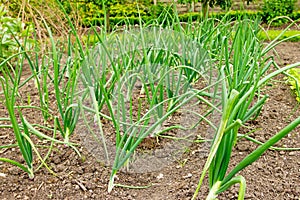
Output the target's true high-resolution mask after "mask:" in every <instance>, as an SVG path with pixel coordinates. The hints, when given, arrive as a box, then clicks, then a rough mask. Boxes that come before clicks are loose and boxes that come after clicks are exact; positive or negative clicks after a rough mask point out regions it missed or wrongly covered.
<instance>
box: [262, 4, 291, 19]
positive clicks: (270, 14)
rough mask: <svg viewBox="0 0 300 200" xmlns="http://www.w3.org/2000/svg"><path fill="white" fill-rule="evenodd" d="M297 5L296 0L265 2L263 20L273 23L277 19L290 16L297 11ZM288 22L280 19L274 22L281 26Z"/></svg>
mask: <svg viewBox="0 0 300 200" xmlns="http://www.w3.org/2000/svg"><path fill="white" fill-rule="evenodd" d="M295 3H296V0H282V1H280V0H264V4H263V7H262V10H263V12H262V18H263V20H264V21H265V22H271V21H273V20H274V19H275V18H276V17H280V16H289V15H290V14H292V13H293V11H294V9H295ZM287 21H288V20H287V19H286V18H278V19H275V21H273V22H274V23H276V24H278V25H281V24H284V23H286V22H287Z"/></svg>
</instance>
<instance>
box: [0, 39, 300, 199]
mask: <svg viewBox="0 0 300 200" xmlns="http://www.w3.org/2000/svg"><path fill="white" fill-rule="evenodd" d="M276 49H277V51H278V53H279V55H280V56H281V59H282V66H283V65H287V64H290V63H295V62H299V61H300V57H299V50H300V43H299V42H297V43H283V44H281V45H279V46H278V47H276ZM24 70H25V72H24V73H25V74H26V71H29V68H28V69H24ZM29 73H30V72H29ZM33 87H34V83H33V82H30V83H29V84H28V85H27V86H26V87H23V88H22V91H21V92H23V93H24V94H25V96H24V97H25V99H26V94H30V96H31V102H33V103H34V102H35V101H37V100H38V97H37V94H35V93H33V92H32V91H33V90H32V88H33ZM262 92H263V93H268V94H269V95H270V99H269V100H268V101H267V103H266V104H265V105H264V107H263V110H262V113H261V115H260V116H259V117H258V118H257V119H256V120H253V121H250V122H249V123H247V124H246V125H247V128H243V129H242V130H244V131H246V132H248V131H254V130H255V132H254V133H252V134H251V136H253V137H255V138H256V139H258V140H260V141H266V140H267V139H268V138H270V137H271V136H272V135H274V134H276V133H277V132H278V131H279V130H281V129H282V128H284V127H285V126H286V125H287V124H288V123H289V122H291V121H292V120H293V119H295V118H296V117H297V116H299V115H300V109H299V104H298V105H297V102H296V100H295V98H294V97H293V95H292V93H291V91H290V89H289V86H288V85H287V84H285V82H284V80H283V76H278V77H277V78H276V80H272V81H271V82H269V84H268V85H267V86H265V87H264V88H263V91H262ZM297 106H298V107H297ZM24 115H26V116H30V118H29V120H30V122H31V123H37V124H40V123H41V118H42V117H41V116H39V115H37V114H36V113H34V112H31V111H30V110H28V111H26V113H25V114H24ZM0 116H1V117H7V113H6V112H5V109H4V105H3V101H2V102H1V110H0ZM1 130H2V131H1V133H0V138H1V143H2V144H12V143H14V140H15V139H14V135H13V132H12V131H11V130H10V129H1ZM299 132H300V127H298V128H297V129H295V130H294V131H293V132H291V133H290V134H288V136H287V137H286V138H284V139H283V140H282V141H280V143H279V144H278V145H277V146H279V147H283V146H285V147H299V146H300V135H299ZM199 135H200V133H199ZM81 140H82V138H81V137H80V136H79V134H74V135H73V136H72V142H76V143H79V144H82V141H81ZM203 145H204V144H203V143H193V145H192V146H190V147H189V149H187V151H186V152H185V153H184V154H183V155H182V156H181V157H178V160H177V161H174V162H172V163H170V164H169V165H168V166H166V167H164V168H163V169H162V170H160V171H154V172H147V173H125V172H119V173H118V174H117V177H116V178H115V183H116V184H123V185H130V186H149V187H148V188H144V189H128V188H124V187H115V188H114V189H113V191H112V192H111V193H108V192H107V183H108V180H109V176H110V172H111V171H110V170H111V169H110V168H109V167H106V166H104V165H103V164H102V163H101V162H98V161H97V160H96V159H95V157H94V156H93V155H91V154H90V153H89V152H88V151H87V150H86V148H85V147H84V146H79V147H78V149H79V151H80V153H81V154H82V157H81V158H80V157H79V156H78V155H77V154H76V153H75V152H74V151H73V150H72V149H71V148H67V147H64V146H63V145H59V146H57V147H55V149H54V150H53V152H52V153H51V155H50V158H49V160H48V161H47V163H48V164H49V166H50V167H52V169H53V171H54V172H55V173H56V174H57V175H58V176H56V177H55V176H53V175H52V174H50V173H49V171H47V170H46V169H45V168H41V169H40V170H39V171H37V172H36V173H35V178H34V180H30V179H29V178H28V175H27V174H26V173H25V172H24V171H22V170H20V169H19V168H17V167H14V166H12V165H9V164H6V163H0V196H1V198H2V199H34V198H35V199H191V197H192V196H193V193H194V192H195V189H196V186H197V183H198V180H199V177H200V175H201V171H202V168H203V165H204V163H205V160H206V157H207V152H205V151H203ZM256 147H257V145H256V144H253V143H252V142H250V141H248V140H246V139H241V140H240V141H239V142H238V143H237V146H236V147H235V149H234V151H233V155H232V162H231V167H233V166H234V165H235V164H236V163H238V162H239V161H240V160H241V159H242V158H243V157H244V156H245V155H247V154H249V153H250V152H252V151H253V150H254V149H255V148H256ZM0 151H1V152H4V151H7V150H3V149H1V150H0ZM41 153H46V151H45V152H41ZM5 156H6V157H10V158H14V159H16V160H17V161H20V162H22V157H21V155H20V153H19V150H18V149H17V148H14V149H13V150H12V151H7V152H5ZM240 174H242V175H243V176H244V177H245V178H246V181H247V191H246V196H245V199H266V200H268V199H299V198H300V178H299V177H300V151H280V150H276V151H273V150H269V151H267V152H266V153H265V154H264V155H263V156H262V157H261V158H260V159H259V160H258V161H256V162H254V163H253V164H252V165H251V166H249V167H247V168H246V169H244V170H243V171H242V172H241V173H240ZM200 192H201V195H199V197H198V198H199V199H203V198H204V196H202V195H204V194H207V192H208V188H207V183H205V187H204V188H202V189H201V191H200ZM237 193H238V187H232V188H231V189H230V190H229V191H228V192H226V193H224V194H221V195H220V196H219V199H224V200H225V199H237Z"/></svg>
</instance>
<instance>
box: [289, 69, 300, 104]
mask: <svg viewBox="0 0 300 200" xmlns="http://www.w3.org/2000/svg"><path fill="white" fill-rule="evenodd" d="M288 74H289V75H290V76H289V77H288V78H287V79H288V80H287V82H288V84H290V85H291V89H292V90H293V91H294V92H295V94H296V100H297V101H298V102H300V88H299V85H300V69H299V68H293V69H290V70H289V71H288Z"/></svg>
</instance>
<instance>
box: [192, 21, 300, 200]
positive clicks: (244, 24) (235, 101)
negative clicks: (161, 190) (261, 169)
mask: <svg viewBox="0 0 300 200" xmlns="http://www.w3.org/2000/svg"><path fill="white" fill-rule="evenodd" d="M231 30H232V32H231V35H229V37H228V34H227V33H224V35H223V37H222V38H221V41H222V42H221V45H220V46H219V47H220V51H219V54H218V56H219V59H217V60H218V63H219V64H218V69H217V70H218V73H219V74H220V77H222V80H224V81H223V82H222V84H221V86H220V88H221V91H222V117H221V119H220V123H219V126H218V129H217V132H216V134H215V135H214V140H213V142H212V144H211V148H210V152H209V156H208V158H207V161H206V163H205V166H204V169H203V171H202V174H201V177H200V180H199V183H198V186H197V189H196V191H195V194H194V196H193V199H195V198H196V197H197V195H198V192H199V190H200V187H201V185H202V182H203V179H204V177H205V175H206V173H207V171H209V188H210V192H209V194H208V196H207V199H216V198H217V195H218V194H220V193H221V192H223V191H225V190H227V189H228V188H229V187H230V186H232V185H233V184H236V183H239V184H240V190H239V196H238V199H244V195H245V190H246V180H245V179H244V178H243V177H242V176H240V175H239V176H237V175H236V174H237V173H238V172H239V171H240V170H242V169H243V168H245V167H246V166H248V165H250V164H251V163H253V162H254V161H255V160H257V159H258V158H259V157H260V156H261V155H262V154H263V153H264V152H265V151H266V150H267V149H269V148H270V147H272V146H273V145H274V144H275V143H276V142H278V141H279V140H280V139H282V138H283V137H284V136H286V135H287V134H288V133H289V132H291V131H292V130H293V129H295V128H296V127H297V126H298V125H299V124H300V118H297V119H295V120H294V121H293V122H292V123H290V124H289V125H288V126H286V127H285V128H284V129H282V130H281V131H280V132H279V133H277V134H276V135H274V136H273V137H271V138H270V139H269V140H268V141H266V142H265V143H263V144H261V146H260V147H258V148H257V149H256V150H255V151H253V152H252V153H251V154H249V155H248V156H246V157H245V158H244V159H243V160H242V161H241V162H240V163H239V164H237V166H236V167H235V168H233V169H232V170H231V172H229V173H227V169H228V165H229V162H230V157H231V152H232V148H233V146H234V145H235V144H236V141H237V136H238V130H239V127H240V126H241V125H242V124H243V123H245V122H246V121H248V120H250V119H253V118H255V117H256V116H257V115H258V114H259V112H260V110H261V108H262V106H263V104H264V103H265V102H266V100H267V98H268V96H267V95H264V96H262V95H261V94H260V89H261V87H263V86H264V85H265V84H266V83H267V82H268V81H269V80H270V79H271V78H273V77H275V76H276V75H278V74H280V73H282V72H285V71H286V70H288V69H291V68H294V67H296V66H299V65H300V63H295V64H292V65H289V66H286V67H283V68H280V69H278V70H277V71H274V72H272V73H269V71H270V67H271V66H272V64H274V65H275V66H276V63H275V62H274V60H273V59H272V57H265V55H266V53H267V52H268V51H270V50H271V49H272V48H273V47H274V46H275V44H278V43H280V42H278V43H276V42H272V43H270V44H269V45H267V46H266V47H265V48H263V45H262V44H261V43H260V41H259V40H258V38H257V33H258V32H259V27H258V22H257V21H256V22H252V21H249V20H245V19H244V20H240V21H237V22H236V23H235V25H234V26H233V28H232V29H231ZM279 37H280V36H279ZM279 37H278V38H279ZM229 44H230V45H229Z"/></svg>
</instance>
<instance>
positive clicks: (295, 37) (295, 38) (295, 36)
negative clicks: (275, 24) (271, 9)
mask: <svg viewBox="0 0 300 200" xmlns="http://www.w3.org/2000/svg"><path fill="white" fill-rule="evenodd" d="M281 33H282V30H268V31H266V32H264V31H261V32H259V33H258V36H257V37H258V38H259V39H260V40H263V41H268V40H269V41H271V40H274V39H275V38H276V37H277V36H278V35H280V34H281ZM283 39H286V41H290V42H299V41H300V31H298V30H288V31H286V32H285V33H284V34H283V35H281V36H280V37H279V40H283Z"/></svg>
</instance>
